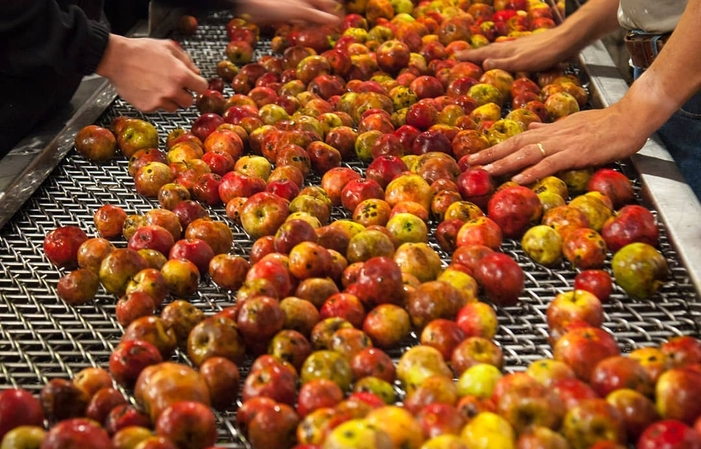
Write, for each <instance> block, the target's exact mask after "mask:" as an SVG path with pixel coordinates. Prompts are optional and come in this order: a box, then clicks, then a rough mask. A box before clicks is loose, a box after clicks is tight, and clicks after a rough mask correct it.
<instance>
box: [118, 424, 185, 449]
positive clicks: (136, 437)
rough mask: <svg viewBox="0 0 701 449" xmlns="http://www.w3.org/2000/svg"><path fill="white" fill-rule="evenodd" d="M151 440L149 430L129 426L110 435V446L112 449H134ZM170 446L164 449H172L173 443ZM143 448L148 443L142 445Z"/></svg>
mask: <svg viewBox="0 0 701 449" xmlns="http://www.w3.org/2000/svg"><path fill="white" fill-rule="evenodd" d="M151 438H154V437H153V434H152V433H151V430H150V429H148V428H146V427H139V426H129V427H125V428H124V429H121V430H119V431H117V433H115V434H114V435H112V445H113V446H114V449H134V448H136V447H138V446H139V444H141V442H143V441H147V440H151ZM156 438H158V437H156ZM170 444H171V446H170V447H167V448H165V449H171V448H172V447H173V443H170ZM144 446H147V447H148V446H149V443H144ZM151 448H152V449H153V448H154V446H153V445H151ZM142 449H143V446H142ZM162 449H163V448H162Z"/></svg>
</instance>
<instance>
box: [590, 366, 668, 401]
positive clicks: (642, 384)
mask: <svg viewBox="0 0 701 449" xmlns="http://www.w3.org/2000/svg"><path fill="white" fill-rule="evenodd" d="M590 385H591V386H592V388H593V389H594V391H596V392H597V393H598V394H599V396H601V397H606V395H608V394H609V393H611V392H613V391H615V390H618V389H621V388H629V389H631V390H635V391H638V392H639V393H641V394H643V395H645V396H652V394H653V389H654V383H653V381H652V379H651V378H650V376H649V374H648V373H647V371H646V370H645V368H643V367H642V365H641V364H640V362H638V361H637V360H635V359H632V358H630V357H623V356H614V357H608V358H606V359H603V360H601V361H600V362H599V363H597V364H596V366H595V367H594V370H593V371H592V373H591V380H590Z"/></svg>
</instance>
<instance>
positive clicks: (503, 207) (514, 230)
mask: <svg viewBox="0 0 701 449" xmlns="http://www.w3.org/2000/svg"><path fill="white" fill-rule="evenodd" d="M488 209H489V212H488V215H489V217H490V218H491V219H492V220H494V221H495V222H496V223H497V224H498V225H499V226H500V227H501V229H502V231H503V233H504V236H506V237H512V238H518V237H521V236H522V235H523V233H524V232H525V231H526V230H527V229H528V227H529V226H531V225H532V224H535V223H537V222H539V221H540V218H541V215H542V211H543V206H542V204H541V202H540V200H539V199H538V195H536V194H535V192H533V191H532V190H531V189H529V188H527V187H523V186H515V187H508V188H505V189H501V190H499V191H497V192H496V193H495V194H494V195H493V196H492V197H491V198H490V199H489V204H488Z"/></svg>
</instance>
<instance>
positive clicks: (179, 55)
mask: <svg viewBox="0 0 701 449" xmlns="http://www.w3.org/2000/svg"><path fill="white" fill-rule="evenodd" d="M97 73H98V74H99V75H102V76H104V77H105V78H107V79H109V80H110V82H111V83H112V85H113V86H114V88H115V89H116V90H117V93H118V94H119V95H120V96H121V97H122V98H123V99H124V100H125V101H127V102H129V103H130V104H131V105H132V106H134V107H135V108H137V109H139V110H141V111H144V112H151V111H156V110H158V109H164V110H166V111H168V112H174V111H176V110H177V109H178V108H180V107H183V108H186V107H188V106H190V105H192V103H193V101H194V99H193V95H192V92H197V93H203V92H204V91H205V90H206V89H207V80H205V79H204V78H202V77H201V76H200V71H199V69H198V68H197V67H196V66H195V64H194V63H193V62H192V60H191V59H190V57H189V56H188V54H187V53H186V52H185V51H184V50H183V49H182V48H181V47H180V46H179V45H178V44H177V43H175V42H174V41H171V40H160V39H149V38H138V39H136V38H126V37H122V36H117V35H114V34H110V38H109V43H108V45H107V49H106V50H105V54H104V56H103V58H102V61H101V62H100V65H99V66H98V67H97Z"/></svg>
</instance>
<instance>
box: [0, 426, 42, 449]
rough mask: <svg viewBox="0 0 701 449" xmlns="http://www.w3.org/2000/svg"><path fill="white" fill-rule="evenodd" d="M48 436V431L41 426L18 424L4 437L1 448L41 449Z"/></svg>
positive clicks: (0, 444)
mask: <svg viewBox="0 0 701 449" xmlns="http://www.w3.org/2000/svg"><path fill="white" fill-rule="evenodd" d="M44 438H46V431H45V430H44V429H43V427H39V426H27V425H24V426H18V427H15V428H14V429H12V430H10V431H9V432H7V433H6V434H5V436H4V437H3V438H2V443H0V449H12V448H26V449H39V448H40V447H41V444H42V443H43V442H44Z"/></svg>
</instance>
